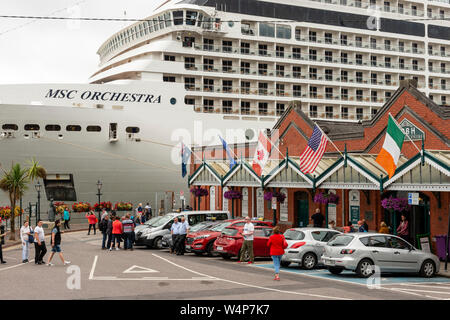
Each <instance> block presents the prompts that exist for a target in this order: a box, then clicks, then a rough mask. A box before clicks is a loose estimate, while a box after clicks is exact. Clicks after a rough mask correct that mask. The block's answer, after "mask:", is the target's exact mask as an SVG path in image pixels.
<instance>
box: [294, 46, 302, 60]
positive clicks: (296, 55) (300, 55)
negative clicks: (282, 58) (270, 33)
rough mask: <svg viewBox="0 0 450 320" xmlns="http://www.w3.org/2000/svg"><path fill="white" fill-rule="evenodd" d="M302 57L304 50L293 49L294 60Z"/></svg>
mask: <svg viewBox="0 0 450 320" xmlns="http://www.w3.org/2000/svg"><path fill="white" fill-rule="evenodd" d="M301 57H302V49H301V48H292V58H294V59H301Z"/></svg>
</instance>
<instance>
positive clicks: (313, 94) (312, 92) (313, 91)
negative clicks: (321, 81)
mask: <svg viewBox="0 0 450 320" xmlns="http://www.w3.org/2000/svg"><path fill="white" fill-rule="evenodd" d="M309 97H310V98H314V99H316V98H317V87H309Z"/></svg>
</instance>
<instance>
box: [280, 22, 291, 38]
mask: <svg viewBox="0 0 450 320" xmlns="http://www.w3.org/2000/svg"><path fill="white" fill-rule="evenodd" d="M277 38H281V39H290V38H291V27H290V26H282V25H277Z"/></svg>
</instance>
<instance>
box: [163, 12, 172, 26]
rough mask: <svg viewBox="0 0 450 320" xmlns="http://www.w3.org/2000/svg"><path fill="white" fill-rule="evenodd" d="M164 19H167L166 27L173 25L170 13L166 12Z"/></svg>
mask: <svg viewBox="0 0 450 320" xmlns="http://www.w3.org/2000/svg"><path fill="white" fill-rule="evenodd" d="M164 20H165V21H166V28H167V27H171V26H172V20H171V19H170V13H169V12H166V13H164Z"/></svg>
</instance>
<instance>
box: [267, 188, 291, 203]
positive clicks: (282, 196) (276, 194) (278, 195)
mask: <svg viewBox="0 0 450 320" xmlns="http://www.w3.org/2000/svg"><path fill="white" fill-rule="evenodd" d="M274 197H275V198H277V202H278V203H283V202H284V200H285V199H286V195H285V194H284V193H282V192H271V191H268V192H266V193H264V200H266V201H272V198H274Z"/></svg>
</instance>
